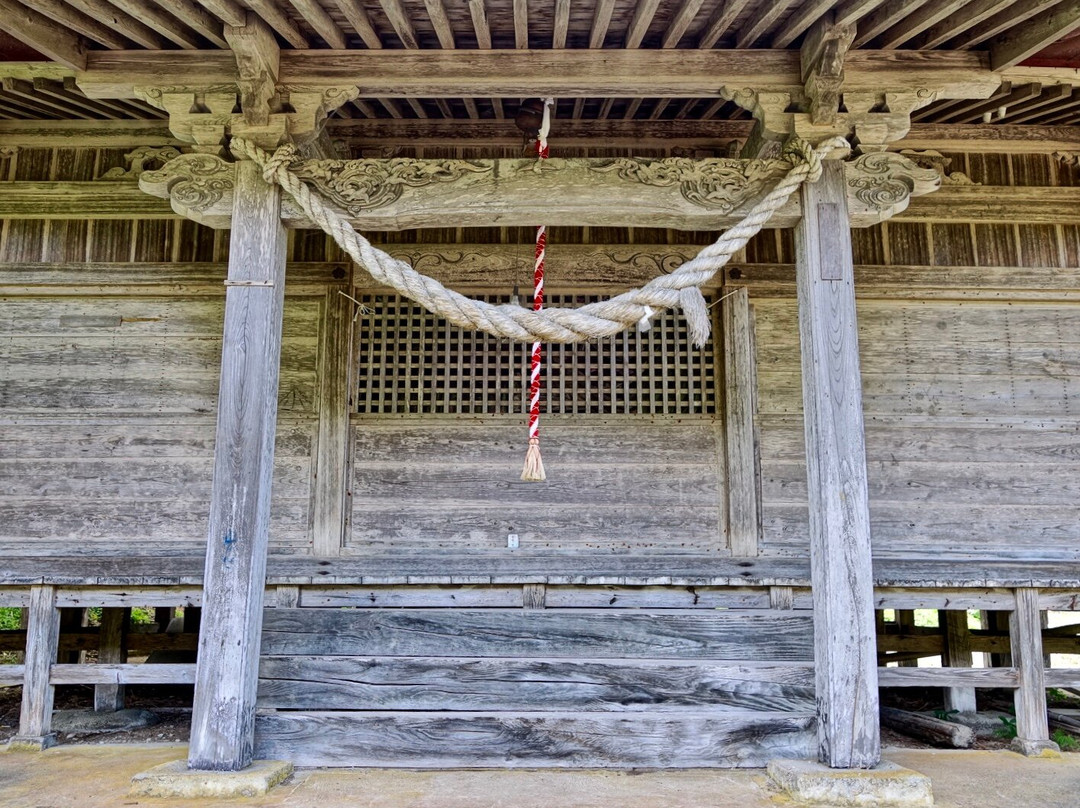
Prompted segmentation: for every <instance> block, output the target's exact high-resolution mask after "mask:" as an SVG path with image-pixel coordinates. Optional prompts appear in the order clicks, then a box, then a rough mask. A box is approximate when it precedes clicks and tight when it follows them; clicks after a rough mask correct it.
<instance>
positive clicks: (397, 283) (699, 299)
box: [231, 138, 848, 348]
mask: <svg viewBox="0 0 1080 808" xmlns="http://www.w3.org/2000/svg"><path fill="white" fill-rule="evenodd" d="M847 147H848V144H847V141H845V140H844V139H843V138H832V139H830V140H827V141H825V142H824V143H821V144H819V145H818V146H817V147H816V148H814V147H812V146H810V144H809V143H807V142H806V141H804V140H802V139H800V138H792V139H791V140H789V141H788V143H787V144H786V146H785V148H784V157H785V159H787V160H788V161H789V162H790V163H791V169H790V170H789V171H788V173H787V174H785V175H784V176H783V177H782V178H781V179H780V180H779V181H778V182H777V183H776V185H775V186H774V187H773V189H772V190H771V191H769V192H768V193H767V194H765V196H763V197H762V198H761V199H760V200H758V202H757V203H755V204H754V206H753V207H752V208H751V209H750V211H749V212H748V213H747V214H746V216H745V217H744V218H743V220H742V221H741V222H739V223H738V224H736V225H733V226H732V227H730V228H728V229H727V230H726V231H724V233H723V234H722V235H721V236H720V237H719V238H718V239H717V240H716V241H715V242H713V243H712V244H710V245H709V246H708V247H705V248H704V249H702V250H701V252H699V253H698V254H697V256H696V257H694V258H692V259H690V260H689V261H687V262H686V263H685V264H683V265H682V266H680V267H679V268H678V269H676V270H675V271H674V272H672V273H670V274H668V275H659V276H657V277H655V278H653V279H652V280H651V281H649V282H648V283H646V284H645V285H644V286H642V287H641V288H639V289H631V290H630V291H628V292H623V293H622V294H621V295H618V296H617V297H613V298H611V299H609V300H602V301H598V302H596V303H589V304H586V305H585V306H582V307H581V308H577V309H564V308H547V309H543V310H541V311H531V310H530V309H527V308H525V307H524V306H520V305H514V304H502V305H495V304H492V303H487V302H485V301H483V300H472V299H470V298H467V297H465V296H464V295H462V294H459V293H458V292H455V291H453V290H452V289H447V288H446V287H445V286H443V285H442V284H441V283H439V282H438V281H437V280H435V279H434V278H429V277H427V276H426V275H422V274H421V273H419V272H417V271H416V270H415V269H413V268H412V267H410V266H409V265H408V264H406V263H405V262H404V261H399V260H398V259H396V258H394V257H393V256H391V255H388V254H387V253H385V252H383V251H382V250H380V249H378V248H376V247H375V246H373V245H372V244H371V242H369V241H368V240H367V239H366V238H364V237H363V236H362V235H360V234H359V233H357V232H356V231H355V230H354V229H353V227H352V225H350V224H349V221H348V219H347V218H346V217H345V216H343V215H342V214H340V213H338V212H337V211H335V210H333V209H332V208H331V207H330V206H329V204H328V203H326V202H324V201H323V199H322V198H321V197H320V196H319V195H318V194H316V193H315V192H313V191H312V190H311V188H309V187H308V186H307V185H306V184H305V183H304V182H303V181H302V180H300V179H299V178H298V177H297V176H296V175H295V174H293V173H292V172H291V171H290V170H289V166H290V164H292V163H293V162H295V161H297V160H298V159H299V157H298V155H297V152H296V148H295V147H294V146H292V145H291V144H290V145H285V146H281V147H280V148H278V149H277V150H276V151H275V152H274V153H273V154H270V153H268V152H267V151H265V150H264V149H262V148H260V147H259V146H257V145H255V144H254V143H252V142H250V141H248V140H244V139H242V138H233V139H232V141H231V149H232V152H233V154H234V155H235V156H236V157H237V158H241V159H244V158H246V159H250V160H253V161H254V162H255V163H256V164H257V165H258V166H259V167H260V168H261V169H262V171H263V177H264V178H265V179H266V181H267V182H269V183H276V184H277V185H280V186H281V187H282V188H283V189H284V190H285V191H286V192H287V193H288V194H289V195H290V196H291V197H292V198H293V199H294V200H295V201H296V204H297V205H299V206H300V208H301V210H303V211H304V214H305V215H306V216H307V217H308V218H309V219H310V220H311V221H312V222H314V223H315V224H316V225H317V226H318V227H319V228H321V229H322V230H323V231H325V232H326V233H328V234H329V235H330V236H331V237H333V239H334V241H336V242H337V244H338V245H339V246H340V247H341V248H342V249H343V250H345V252H346V253H348V254H349V256H350V257H352V259H353V260H354V261H356V263H358V264H359V265H360V266H362V267H364V269H366V270H367V271H368V272H369V273H370V274H371V276H372V278H374V279H375V280H376V281H377V282H379V283H382V284H385V285H386V286H390V287H392V288H393V289H395V290H397V291H398V292H400V293H401V294H402V295H404V296H405V297H408V298H410V299H411V300H414V301H416V302H417V303H419V304H420V305H421V306H423V307H424V308H425V309H427V310H428V311H430V312H432V313H434V314H436V315H438V316H440V317H442V318H444V319H446V320H448V321H449V322H451V323H453V324H454V325H457V326H461V327H462V328H471V329H476V330H478V331H484V332H486V333H488V334H492V335H494V336H497V337H505V338H508V339H512V340H518V341H522V342H524V341H530V342H537V341H539V342H554V343H573V342H584V341H585V340H590V339H597V338H599V337H607V336H611V335H612V334H618V333H619V332H621V331H624V330H626V329H627V328H629V327H631V326H633V325H636V324H638V323H640V322H641V321H642V320H643V319H644V320H645V322H648V319H649V317H651V316H652V315H653V314H655V313H656V312H658V311H661V310H663V309H672V308H676V307H681V308H682V310H683V314H684V316H685V317H686V319H687V325H688V328H689V333H690V338H691V341H692V342H693V343H694V345H695V346H697V347H699V348H700V347H701V346H703V345H704V344H705V342H706V341H707V340H708V337H709V312H708V309H707V307H706V305H705V299H704V297H703V296H702V294H701V290H700V288H699V287H700V286H701V285H702V284H704V283H707V282H708V281H709V280H710V279H711V278H712V277H713V276H714V275H715V274H716V273H717V272H718V271H719V270H720V269H721V268H722V267H723V266H724V265H725V264H726V263H727V262H728V261H729V260H730V258H731V256H733V255H734V254H735V253H737V252H738V251H739V250H741V249H742V248H743V247H744V246H746V242H747V241H749V240H750V239H751V238H753V237H754V235H756V234H757V232H758V231H759V230H761V228H762V227H763V226H764V225H765V223H766V222H768V221H769V218H770V217H771V216H772V215H773V213H775V212H776V211H777V210H779V209H780V208H781V207H783V205H784V203H785V202H787V200H788V197H790V196H791V195H792V194H793V193H794V192H795V191H796V190H797V189H798V187H799V186H800V185H802V183H803V182H816V181H817V179H818V178H819V177H820V176H821V160H822V158H823V157H824V156H825V155H827V154H829V153H830V152H832V151H833V150H836V149H846V148H847Z"/></svg>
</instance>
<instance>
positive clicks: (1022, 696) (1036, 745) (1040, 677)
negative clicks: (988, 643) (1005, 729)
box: [1009, 588, 1057, 754]
mask: <svg viewBox="0 0 1080 808" xmlns="http://www.w3.org/2000/svg"><path fill="white" fill-rule="evenodd" d="M1009 645H1010V648H1011V650H1012V662H1013V665H1015V666H1016V674H1017V687H1016V691H1015V695H1014V699H1015V702H1014V703H1015V705H1016V743H1015V746H1016V747H1017V748H1019V750H1020V751H1021V752H1023V753H1024V754H1038V753H1039V752H1040V751H1042V750H1044V749H1048V748H1049V749H1057V744H1055V743H1053V742H1052V741H1051V740H1050V727H1049V722H1048V721H1047V717H1046V670H1045V668H1043V646H1042V623H1041V621H1040V620H1039V590H1038V589H1031V588H1022V589H1017V590H1016V609H1015V610H1014V611H1013V613H1012V616H1011V617H1010V619H1009Z"/></svg>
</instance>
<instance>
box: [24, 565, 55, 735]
mask: <svg viewBox="0 0 1080 808" xmlns="http://www.w3.org/2000/svg"><path fill="white" fill-rule="evenodd" d="M29 608H30V610H29V613H28V615H27V616H28V622H27V626H26V658H25V662H24V665H23V692H22V709H21V712H20V713H19V734H18V735H17V736H16V737H15V740H14V743H15V744H17V745H25V746H31V747H35V748H37V749H45V748H46V747H49V746H52V745H53V744H54V743H56V735H55V734H54V733H53V732H52V708H53V696H54V695H55V692H56V691H55V688H54V687H53V686H52V685H51V684H50V683H49V669H50V668H51V667H52V664H53V663H54V662H56V654H57V646H58V644H59V640H60V610H59V609H57V608H56V587H53V586H47V585H46V586H33V587H31V588H30V607H29Z"/></svg>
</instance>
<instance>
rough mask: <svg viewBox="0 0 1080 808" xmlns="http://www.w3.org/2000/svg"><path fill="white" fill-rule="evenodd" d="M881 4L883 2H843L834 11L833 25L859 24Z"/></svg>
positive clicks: (869, 0) (847, 0)
mask: <svg viewBox="0 0 1080 808" xmlns="http://www.w3.org/2000/svg"><path fill="white" fill-rule="evenodd" d="M881 3H882V0H841V2H840V5H838V6H837V7H836V8H835V9H833V24H834V25H851V24H852V23H853V22H858V21H859V20H861V19H862V18H863V17H865V16H866V15H867V14H869V13H870V12H871V11H873V10H874V9H875V8H877V7H878V6H880V5H881Z"/></svg>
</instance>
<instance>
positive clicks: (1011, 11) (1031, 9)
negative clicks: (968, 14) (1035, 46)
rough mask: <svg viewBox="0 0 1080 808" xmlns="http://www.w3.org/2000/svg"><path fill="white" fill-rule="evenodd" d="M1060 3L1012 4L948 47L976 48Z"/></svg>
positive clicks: (1041, 0)
mask: <svg viewBox="0 0 1080 808" xmlns="http://www.w3.org/2000/svg"><path fill="white" fill-rule="evenodd" d="M1058 2H1060V0H1022V2H1018V3H1011V4H1009V6H1008V7H1006V8H1005V9H1003V10H1002V11H999V12H998V13H997V14H995V15H994V16H993V17H990V18H989V19H986V20H983V21H982V22H981V23H979V24H978V25H975V26H973V27H971V28H968V29H967V30H966V31H964V32H963V33H962V34H960V35H959V36H956V37H954V38H953V39H951V40H950V41H949V43H948V46H949V47H950V48H954V49H957V50H968V49H970V48H974V47H975V46H976V45H980V44H982V43H983V42H986V41H987V40H989V39H993V38H994V37H997V36H998V35H1001V34H1004V33H1006V32H1007V31H1010V30H1012V29H1014V28H1016V27H1018V26H1019V25H1020V24H1021V23H1023V22H1025V21H1026V20H1029V19H1031V18H1032V17H1034V16H1036V15H1038V14H1039V12H1041V11H1043V10H1045V9H1047V8H1048V7H1050V6H1053V5H1055V4H1057V3H1058Z"/></svg>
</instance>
